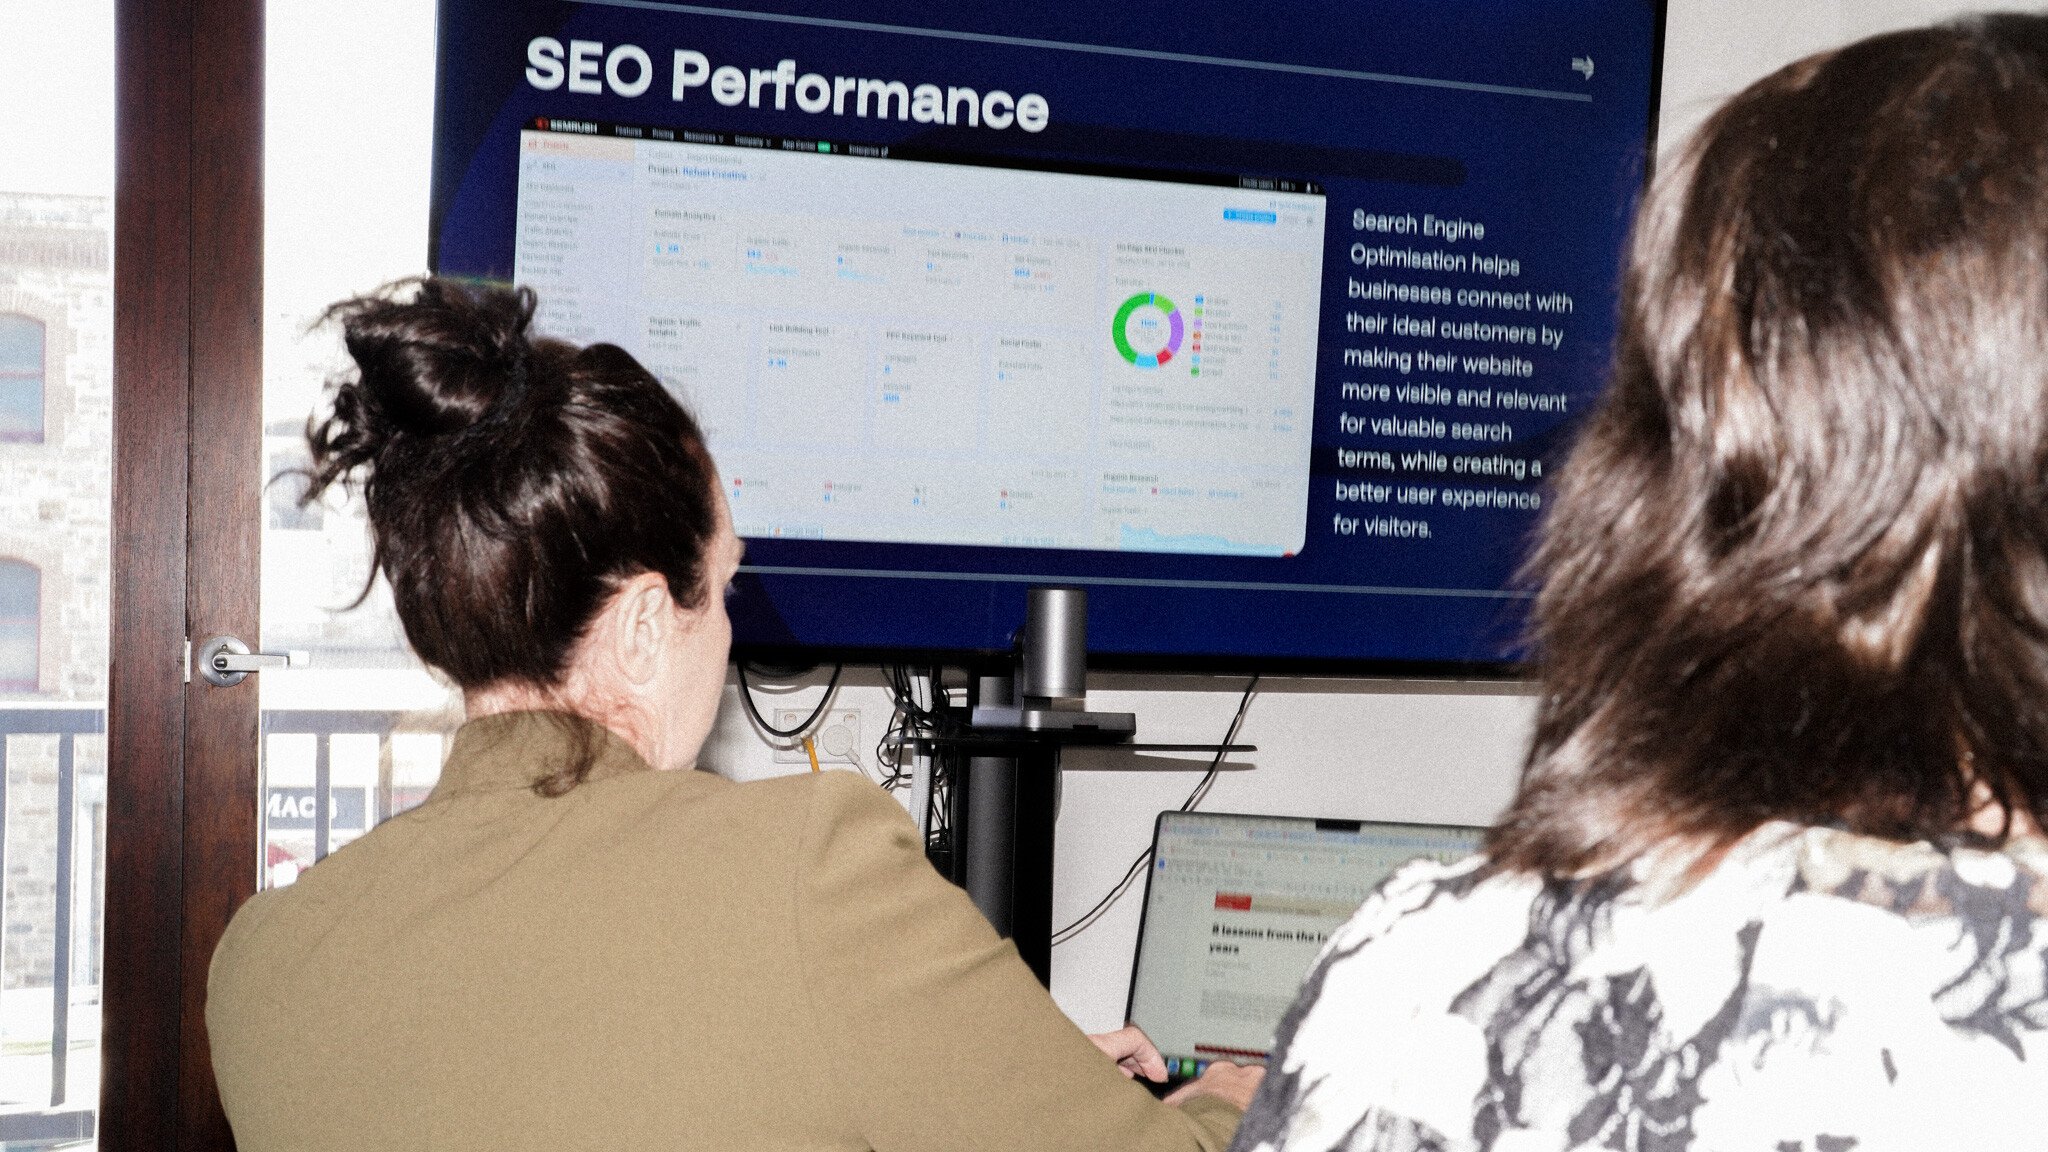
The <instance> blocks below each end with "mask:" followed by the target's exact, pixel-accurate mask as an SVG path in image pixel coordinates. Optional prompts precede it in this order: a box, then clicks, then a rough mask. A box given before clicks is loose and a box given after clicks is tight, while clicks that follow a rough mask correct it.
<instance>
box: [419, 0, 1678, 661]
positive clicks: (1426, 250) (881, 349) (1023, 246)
mask: <svg viewBox="0 0 2048 1152" xmlns="http://www.w3.org/2000/svg"><path fill="white" fill-rule="evenodd" d="M1662 27H1663V4H1662V3H1661V2H1659V0H1578V2H1565V0H1555V2H1551V0H1546V2H1543V3H1537V2H1535V0H1488V2H1480V0H1445V2H1442V3H1435V4H1429V5H1417V4H1411V3H1392V2H1383V0H1347V2H1345V3H1333V2H1329V0H1293V2H1284V0H1283V2H1281V3H1275V4H1267V5H1262V6H1255V7H1246V6H1245V5H1243V4H1238V3H1224V2H1221V0H1176V2H1172V3H1168V2H1164V0H1125V2H1123V3H1119V4H1099V3H1086V4H1083V3H1058V4H1048V5H1028V4H1002V5H996V4H979V3H962V4H950V5H933V4H929V3H913V2H908V0H887V2H863V3H828V2H805V0H775V2H769V3H748V4H744V5H739V6H718V5H699V4H671V3H663V2H658V0H630V2H628V0H584V2H580V3H579V2H576V0H442V5H441V29H440V45H439V53H440V74H439V89H438V101H439V103H438V106H437V109H436V130H435V171H434V226H435V234H434V251H433V265H434V268H435V270H436V271H438V272H441V273H444V274H454V275H463V276H475V277H483V278H489V279H495V280H504V281H516V282H518V283H521V284H527V285H531V286H532V287H533V288H534V289H535V290H536V291H537V292H538V293H539V296H540V301H541V310H540V319H539V323H540V326H541V328H542V329H543V330H544V331H546V332H548V333H550V334H553V335H558V336H562V337H564V338H567V339H571V340H575V341H578V342H593V341H608V342H611V343H615V344H618V345H620V346H622V347H624V348H626V349H627V350H629V351H630V352H632V353H633V354H634V355H635V356H637V357H638V358H639V359H640V360H641V361H642V363H644V364H646V365H647V366H648V368H649V369H651V370H652V371H653V372H654V373H655V374H656V375H658V376H659V377H660V378H661V379H662V381H663V382H664V383H665V384H666V385H667V386H668V387H669V388H671V389H672V390H673V391H674V392H675V393H676V394H677V395H678V396H679V397H681V398H682V399H683V400H684V401H685V402H686V403H687V404H688V405H689V406H690V407H691V408H692V410H693V411H695V412H696V413H697V415H698V418H699V419H700V420H701V421H702V423H703V424H704V427H705V429H706V431H707V433H708V435H709V438H710V442H711V447H712V451H713V453H714V455H715V456H716V457H717V459H718V462H719V467H720V471H721V473H722V477H721V479H722V483H723V485H724V487H725V492H726V495H727V497H728V498H729V499H730V501H731V506H732V510H733V515H734V518H735V522H736V526H737V527H738V529H739V531H740V533H741V534H742V535H743V536H745V537H746V538H747V543H748V554H747V563H746V567H745V568H744V569H743V572H742V576H741V581H740V588H739V594H738V596H737V597H735V599H734V600H733V602H732V609H733V614H734V621H735V628H736V640H737V643H738V645H739V646H740V647H741V649H742V650H744V651H750V652H754V653H760V654H773V655H778V656H783V655H791V654H797V653H804V654H810V655H813V656H828V657H839V658H857V657H863V656H865V657H889V656H897V657H904V656H912V655H916V656H944V657H948V658H957V659H968V660H972V659H974V658H975V657H977V656H980V655H984V654H989V653H996V652H1003V651H1007V650H1008V649H1009V648H1010V646H1011V637H1012V634H1013V632H1014V631H1015V629H1016V628H1017V627H1018V626H1019V625H1020V624H1021V622H1022V620H1023V616H1024V599H1025V591H1026V589H1027V588H1028V587H1030V586H1031V585H1033V584H1070V585H1081V586H1084V587H1087V588H1088V589H1089V590H1090V593H1091V614H1090V615H1091V619H1090V646H1091V648H1092V650H1093V653H1094V658H1095V659H1096V660H1097V661H1098V662H1099V663H1100V664H1102V665H1104V666H1110V667H1116V666H1123V667H1159V668H1190V669H1198V668H1242V669H1266V670H1273V671H1285V670H1325V671H1368V670H1377V671H1389V670H1404V669H1405V670H1411V671H1417V672H1423V671H1442V670H1450V669H1465V670H1496V671H1497V670H1503V669H1506V668H1508V667H1510V666H1511V665H1512V663H1513V661H1514V659H1515V657H1516V641H1517V638H1518V636H1519V634H1520V630H1521V627H1522V623H1523V614H1524V610H1525V607H1526V602H1527V594H1526V590H1524V589H1521V588H1519V587H1517V586H1516V584H1515V580H1514V574H1515V571H1516V569H1517V566H1518V565H1519V563H1520V561H1521V559H1522V557H1523V554H1524V549H1525V545H1526V541H1527V537H1528V533H1529V530H1530V528H1531V526H1532V525H1533V524H1534V523H1535V521H1536V519H1537V517H1538V516H1539V515H1540V512H1541V508H1542V501H1543V496H1544V488H1543V473H1544V469H1545V468H1546V467H1548V466H1551V465H1553V464H1555V463H1556V461H1557V459H1558V457H1559V455H1560V452H1561V450H1562V446H1563V444H1564V442H1565V438H1566V436H1567V435H1568V434H1569V431H1570V429H1571V428H1572V427H1573V423H1574V420H1575V419H1576V418H1577V417H1578V416H1580V415H1581V414H1583V413H1584V412H1585V411H1586V409H1587V407H1588V406H1589V405H1590V404H1591V403H1592V401H1593V400H1594V399H1595V397H1596V396H1597V394H1598V392H1599V390H1600V387H1601V384H1602V381H1603V377H1604V373H1605V370H1606V367H1607V357H1608V350H1609V345H1610V343H1611V340H1612V336H1613V330H1614V312H1615V293H1616V286H1617V282H1618V279H1619V269H1620V263H1621V250H1622V244H1623V239H1624V236H1625V234H1626V230H1627V227H1628V223H1629V218H1630V213H1631V210H1632V208H1633V205H1634V201H1635V198H1636V195H1637V193H1638V191H1639V189H1640V187H1641V183H1642V181H1643V179H1644V176H1645V172H1646V169H1647V166H1648V154H1649V139H1650V134H1651V127H1652V124H1653V122H1654V117H1655V103H1656V91H1657V72H1658V55H1659V42H1660V38H1661V30H1662Z"/></svg>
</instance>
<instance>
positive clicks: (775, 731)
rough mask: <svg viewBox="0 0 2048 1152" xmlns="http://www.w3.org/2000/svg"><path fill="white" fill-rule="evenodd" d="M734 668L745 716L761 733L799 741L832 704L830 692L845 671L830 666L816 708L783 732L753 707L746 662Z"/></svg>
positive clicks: (844, 669)
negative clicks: (758, 727)
mask: <svg viewBox="0 0 2048 1152" xmlns="http://www.w3.org/2000/svg"><path fill="white" fill-rule="evenodd" d="M736 667H738V668H739V672H740V703H742V704H745V705H746V706H747V715H749V716H752V717H753V718H754V723H756V724H758V725H760V726H761V731H763V732H766V733H767V734H769V735H770V736H773V737H775V738H776V739H778V740H800V739H802V738H803V734H804V733H806V732H809V731H810V730H811V725H813V724H816V723H817V722H818V717H820V716H823V715H824V714H825V708H826V706H827V705H829V704H831V703H832V692H833V690H834V689H836V688H838V687H839V674H840V673H842V672H844V671H846V665H844V664H834V665H833V666H832V679H831V681H830V682H828V683H827V684H826V685H825V694H824V695H823V696H820V697H819V698H818V706H817V707H816V708H813V709H811V714H810V715H809V716H806V717H805V718H804V722H803V723H801V724H799V725H797V726H796V727H794V728H791V729H789V730H788V731H786V732H785V731H783V730H782V729H780V728H777V727H776V726H775V725H773V724H770V723H769V722H768V721H767V719H766V718H765V717H763V716H762V715H761V710H760V709H759V708H757V707H755V706H754V686H753V685H751V684H749V683H747V665H746V662H745V661H744V660H743V661H741V662H740V663H739V664H738V665H736Z"/></svg>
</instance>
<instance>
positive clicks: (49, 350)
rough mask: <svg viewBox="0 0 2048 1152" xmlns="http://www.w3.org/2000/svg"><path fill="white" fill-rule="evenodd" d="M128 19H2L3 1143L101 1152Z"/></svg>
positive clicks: (57, 9) (27, 14)
mask: <svg viewBox="0 0 2048 1152" xmlns="http://www.w3.org/2000/svg"><path fill="white" fill-rule="evenodd" d="M113 195H114V5H113V3H112V0H67V2H66V3H62V4H27V3H12V2H10V3H0V1149H8V1150H10V1152H11V1150H14V1149H30V1148H34V1149H41V1148H56V1147H90V1146H91V1145H92V1138H93V1130H94V1112H95V1104H96V1102H97V1100H98V1098H99V1079H100V1020H99V1007H100V961H101V929H102V925H103V924H104V919H105V917H104V909H105V893H106V868H105V860H106V854H105V851H106V795H107V790H106V741H105V737H104V735H103V733H104V732H105V731H106V699H107V650H108V649H107V633H108V613H107V587H108V559H109V540H110V537H109V527H108V525H109V519H110V515H111V504H110V496H111V491H112V486H113V471H112V459H113V457H112V451H113V425H112V417H111V413H112V394H113V327H114V313H113V268H112V252H113V212H114V200H113Z"/></svg>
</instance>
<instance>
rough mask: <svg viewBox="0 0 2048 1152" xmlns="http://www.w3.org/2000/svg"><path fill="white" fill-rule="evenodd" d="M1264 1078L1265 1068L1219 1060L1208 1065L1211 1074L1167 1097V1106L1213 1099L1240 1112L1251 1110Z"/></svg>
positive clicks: (1206, 1073) (1177, 1089)
mask: <svg viewBox="0 0 2048 1152" xmlns="http://www.w3.org/2000/svg"><path fill="white" fill-rule="evenodd" d="M1265 1078H1266V1069H1265V1068H1264V1067H1263V1066H1262V1065H1257V1064H1232V1063H1231V1062H1230V1061H1228V1060H1218V1061H1216V1062H1215V1063H1214V1064H1211V1065H1209V1068H1208V1071H1206V1072H1203V1073H1202V1074H1201V1075H1200V1076H1197V1077H1196V1078H1195V1079H1193V1080H1190V1081H1188V1082H1187V1083H1186V1084H1183V1085H1181V1086H1180V1087H1179V1088H1176V1089H1175V1090H1174V1091H1173V1092H1172V1093H1171V1094H1170V1095H1168V1096H1167V1097H1166V1102H1167V1103H1168V1104H1185V1103H1186V1102H1187V1101H1188V1098H1189V1097H1191V1096H1214V1097H1217V1098H1218V1099H1221V1100H1227V1101H1229V1102H1230V1103H1232V1104H1235V1105H1237V1106H1238V1108H1240V1109H1244V1108H1249V1107H1251V1106H1252V1094H1253V1093H1255V1092H1257V1091H1258V1090H1259V1082H1260V1081H1262V1080H1264V1079H1265Z"/></svg>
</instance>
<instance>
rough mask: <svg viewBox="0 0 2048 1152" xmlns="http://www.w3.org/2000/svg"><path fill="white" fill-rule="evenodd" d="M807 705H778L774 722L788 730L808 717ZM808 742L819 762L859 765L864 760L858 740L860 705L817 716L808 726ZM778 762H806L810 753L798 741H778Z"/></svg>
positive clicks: (776, 759) (808, 761)
mask: <svg viewBox="0 0 2048 1152" xmlns="http://www.w3.org/2000/svg"><path fill="white" fill-rule="evenodd" d="M810 715H811V710H810V709H808V708H777V709H776V710H775V717H774V719H775V726H776V727H777V728H781V729H783V730H784V731H787V730H789V729H791V728H794V727H796V726H797V725H799V724H801V723H803V722H804V721H805V720H807V719H809V718H810ZM811 743H812V745H814V746H815V747H816V748H817V750H818V763H820V764H851V765H853V766H854V767H856V768H858V767H860V765H861V764H863V763H864V762H865V758H864V755H863V749H862V747H861V742H860V709H858V708H834V709H832V710H831V711H829V712H827V713H825V715H824V716H823V717H821V718H819V720H818V726H817V727H815V728H813V729H811ZM775 762H776V763H777V764H808V763H810V762H811V758H810V756H809V755H808V754H807V753H805V752H804V746H803V744H802V743H801V742H798V743H796V744H792V745H790V746H788V747H786V748H785V747H782V746H780V745H778V746H777V747H776V749H775Z"/></svg>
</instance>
